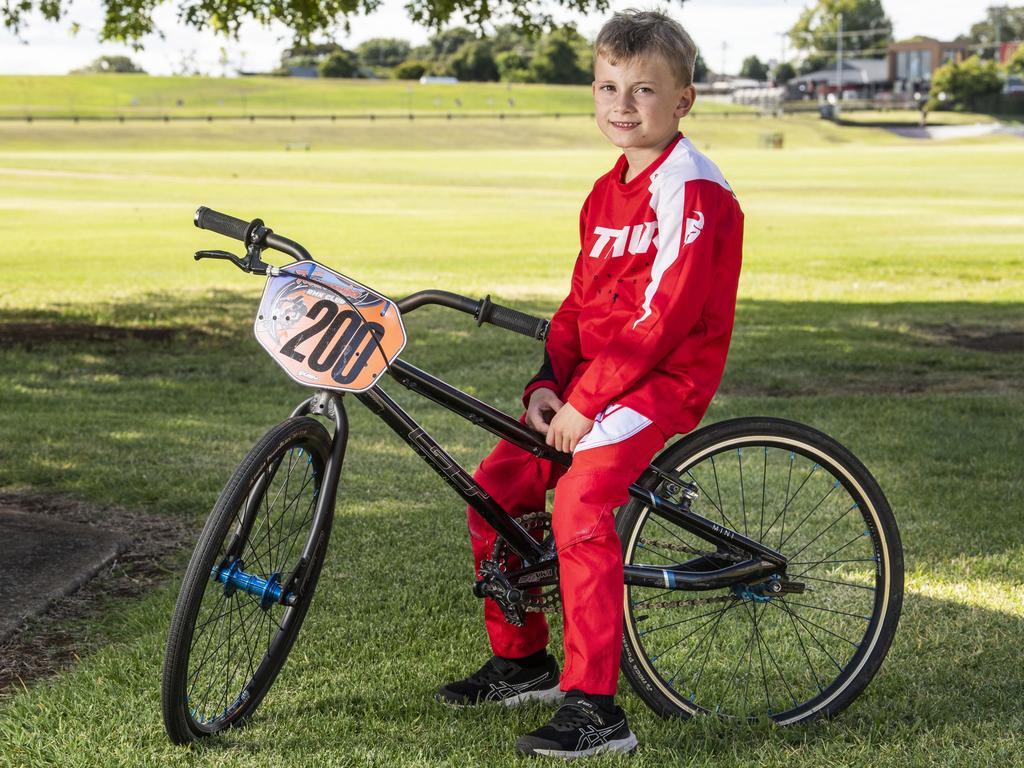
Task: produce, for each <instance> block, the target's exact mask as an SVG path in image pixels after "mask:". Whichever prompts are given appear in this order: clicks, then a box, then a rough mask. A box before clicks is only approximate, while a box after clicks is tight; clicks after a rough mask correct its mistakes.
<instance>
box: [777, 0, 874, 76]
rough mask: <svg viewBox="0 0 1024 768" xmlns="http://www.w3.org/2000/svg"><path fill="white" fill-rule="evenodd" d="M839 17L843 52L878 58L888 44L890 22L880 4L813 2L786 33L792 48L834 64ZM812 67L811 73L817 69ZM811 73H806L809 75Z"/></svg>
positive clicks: (871, 0) (862, 0)
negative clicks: (841, 20) (841, 27)
mask: <svg viewBox="0 0 1024 768" xmlns="http://www.w3.org/2000/svg"><path fill="white" fill-rule="evenodd" d="M840 13H841V14H843V50H844V51H846V52H847V53H848V55H850V56H860V57H871V56H882V55H883V54H884V53H885V49H886V46H887V45H888V44H889V43H891V42H892V22H891V21H889V17H888V16H886V15H885V9H883V8H882V0H817V3H815V5H813V6H811V7H809V8H805V9H804V11H803V13H801V14H800V18H799V19H797V22H796V24H794V25H793V27H792V28H791V29H790V30H789V39H790V42H792V44H793V47H794V48H796V49H797V50H798V51H801V52H803V53H805V54H807V55H809V56H817V57H820V58H819V61H820V59H821V58H823V59H824V60H825V63H827V62H829V61H835V57H836V48H837V41H838V40H839V38H838V36H837V33H838V32H839V14H840ZM819 68H820V67H819V66H817V62H816V65H815V66H814V67H813V69H819ZM813 69H811V70H808V71H813Z"/></svg>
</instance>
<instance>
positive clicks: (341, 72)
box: [317, 47, 359, 77]
mask: <svg viewBox="0 0 1024 768" xmlns="http://www.w3.org/2000/svg"><path fill="white" fill-rule="evenodd" d="M317 72H318V73H319V75H320V77H358V76H359V58H358V57H357V56H356V55H355V54H354V53H353V52H352V51H346V50H345V49H344V48H340V47H339V48H338V50H336V51H333V52H332V53H330V54H329V55H328V56H327V57H325V58H324V60H323V61H321V62H320V65H319V66H318V67H317Z"/></svg>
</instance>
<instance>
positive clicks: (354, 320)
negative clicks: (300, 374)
mask: <svg viewBox="0 0 1024 768" xmlns="http://www.w3.org/2000/svg"><path fill="white" fill-rule="evenodd" d="M309 318H310V319H311V320H315V322H314V323H313V324H312V325H311V326H309V327H308V328H306V329H305V330H303V331H300V332H299V333H297V334H295V335H294V336H292V337H291V338H290V339H288V341H287V342H286V343H285V345H284V346H283V347H281V352H282V354H285V355H288V357H290V358H292V359H293V360H297V361H299V362H300V363H301V362H303V361H304V360H305V359H306V356H305V355H304V354H303V353H302V352H299V351H298V350H297V349H296V347H297V346H298V345H299V344H301V343H302V342H304V341H306V340H307V339H311V338H313V337H314V336H317V335H318V334H320V333H321V332H322V333H323V335H322V336H321V337H320V340H319V341H318V342H317V344H316V346H315V347H313V351H312V352H311V353H310V355H309V361H308V362H307V363H306V365H308V366H309V367H310V368H311V369H312V370H314V371H316V372H317V373H323V372H324V371H326V370H328V369H332V370H331V378H332V379H334V380H335V381H336V382H338V383H339V384H349V383H351V382H352V381H354V380H355V379H356V377H358V376H359V374H360V373H361V372H362V370H363V368H365V367H366V364H367V362H369V360H370V356H371V355H372V354H373V353H374V351H375V350H374V347H376V346H377V342H376V341H374V340H373V339H368V338H367V337H368V336H369V335H370V334H371V333H372V334H375V335H376V337H377V338H378V339H379V338H380V337H381V336H383V335H384V326H382V325H381V324H380V323H374V322H369V321H367V320H365V319H363V317H362V315H360V314H359V313H358V312H356V311H355V310H353V309H346V310H345V311H344V312H339V311H338V305H337V304H335V303H334V302H333V301H328V300H327V299H321V300H320V301H318V302H317V303H316V304H314V305H313V306H312V307H311V308H310V310H309ZM325 328H326V331H325V330H324V329H325ZM339 333H340V334H341V335H340V337H338V334H339ZM335 337H338V338H337V341H335ZM364 341H366V342H368V343H367V344H366V345H365V346H363V348H362V349H361V350H360V349H359V348H360V346H362V345H363V342H364ZM331 342H334V345H333V346H331ZM328 347H330V350H328ZM349 363H351V365H349ZM346 366H348V370H347V371H346V370H345V368H346Z"/></svg>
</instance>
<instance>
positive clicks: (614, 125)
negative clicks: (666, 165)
mask: <svg viewBox="0 0 1024 768" xmlns="http://www.w3.org/2000/svg"><path fill="white" fill-rule="evenodd" d="M593 90H594V111H595V114H596V116H597V124H598V127H600V129H601V132H602V133H604V135H605V136H607V137H608V139H609V140H610V141H611V142H612V144H614V145H615V146H617V147H621V148H622V149H627V150H628V149H636V150H644V149H650V150H655V149H657V150H658V151H661V149H663V148H664V147H665V146H666V145H667V143H668V142H669V141H671V139H672V137H673V136H675V135H676V132H677V131H678V130H679V119H680V118H682V117H684V116H685V115H686V114H687V113H688V112H689V111H690V107H692V106H693V101H694V98H695V96H696V91H695V89H694V87H693V86H692V85H686V86H684V85H680V84H679V83H678V81H677V80H676V77H675V75H674V74H673V73H672V70H671V69H670V68H669V65H668V63H667V62H666V61H665V60H664V59H662V57H661V56H648V57H646V58H639V59H634V60H632V61H620V62H619V63H618V64H612V63H611V62H610V61H608V60H607V59H606V58H605V57H604V56H602V55H600V54H598V55H597V56H596V57H595V58H594V85H593Z"/></svg>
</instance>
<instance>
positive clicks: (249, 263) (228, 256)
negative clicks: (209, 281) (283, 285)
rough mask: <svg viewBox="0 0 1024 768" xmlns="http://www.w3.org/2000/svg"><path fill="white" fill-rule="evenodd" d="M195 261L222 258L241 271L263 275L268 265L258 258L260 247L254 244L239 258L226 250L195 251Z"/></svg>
mask: <svg viewBox="0 0 1024 768" xmlns="http://www.w3.org/2000/svg"><path fill="white" fill-rule="evenodd" d="M193 258H195V260H196V261H199V260H200V259H224V260H225V261H230V262H231V263H232V264H234V265H235V266H236V267H238V268H239V269H240V270H242V271H243V272H250V273H252V274H254V275H265V274H267V270H268V269H269V267H270V265H269V264H267V263H266V262H264V261H263V259H261V258H260V249H259V248H258V247H256V246H253V247H250V248H249V252H248V253H247V254H246V256H245V258H244V259H243V258H239V257H238V256H235V254H233V253H228V252H227V251H196V252H195V254H194V255H193Z"/></svg>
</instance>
